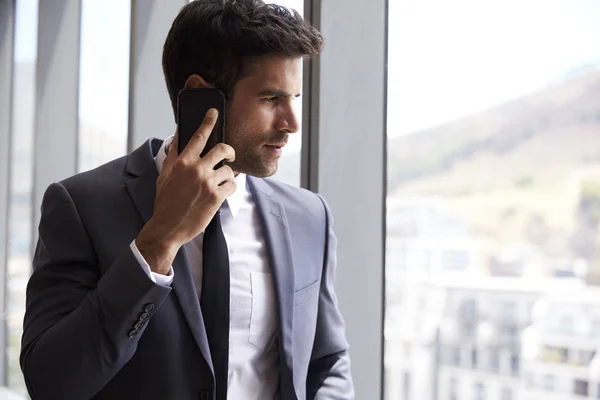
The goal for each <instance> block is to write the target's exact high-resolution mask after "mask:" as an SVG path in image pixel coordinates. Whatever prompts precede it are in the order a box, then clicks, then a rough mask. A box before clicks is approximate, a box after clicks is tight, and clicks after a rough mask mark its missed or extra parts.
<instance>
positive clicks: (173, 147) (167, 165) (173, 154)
mask: <svg viewBox="0 0 600 400" xmlns="http://www.w3.org/2000/svg"><path fill="white" fill-rule="evenodd" d="M178 137H179V134H178V133H176V134H175V136H174V137H173V140H172V141H171V144H170V145H169V147H168V153H167V157H166V158H165V161H164V162H163V166H162V170H161V171H160V173H161V175H162V174H168V173H169V172H170V171H171V169H172V168H173V164H175V160H177V157H178V156H179V155H178V154H177V143H178Z"/></svg>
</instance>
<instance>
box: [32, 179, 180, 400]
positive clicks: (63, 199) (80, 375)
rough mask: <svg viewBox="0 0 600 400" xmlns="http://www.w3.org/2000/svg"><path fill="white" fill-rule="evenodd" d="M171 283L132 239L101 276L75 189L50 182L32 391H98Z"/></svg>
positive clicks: (38, 262)
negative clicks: (155, 277) (150, 271)
mask: <svg viewBox="0 0 600 400" xmlns="http://www.w3.org/2000/svg"><path fill="white" fill-rule="evenodd" d="M170 291H171V289H170V288H169V287H162V286H159V285H156V284H154V283H153V282H152V281H151V280H150V279H149V278H148V277H147V276H146V274H145V273H144V271H143V269H142V268H140V266H139V263H138V261H137V260H136V258H135V256H134V255H133V253H132V251H131V249H130V248H129V246H124V248H123V252H122V253H121V255H120V256H119V257H118V258H117V259H116V260H115V261H114V263H113V264H112V265H111V266H110V267H109V268H108V270H107V272H106V273H105V274H104V275H102V276H101V274H100V269H99V265H98V260H97V257H96V253H95V251H94V247H93V243H92V242H91V241H90V237H89V236H88V234H87V231H86V227H85V226H84V225H83V223H82V220H81V219H80V217H79V214H78V212H77V209H76V206H75V204H74V202H73V200H72V198H71V196H70V195H69V193H68V191H67V190H66V189H65V187H64V186H62V185H61V184H59V183H54V184H52V185H50V187H49V188H48V189H47V191H46V193H45V195H44V199H43V202H42V216H41V220H40V225H39V240H38V243H37V247H36V250H35V254H34V258H33V274H32V276H31V278H30V280H29V283H28V286H27V304H26V312H25V319H24V324H23V339H22V348H21V358H20V361H21V368H22V370H23V374H24V376H25V382H26V385H27V388H28V390H29V394H30V396H31V398H32V399H33V400H43V399H62V400H71V399H73V400H75V399H77V400H80V399H89V398H91V397H93V396H94V395H95V394H96V393H97V392H98V391H99V390H100V389H102V387H104V386H105V385H106V384H107V383H108V382H109V381H110V380H111V379H112V378H113V377H114V376H115V375H116V374H117V372H119V370H120V369H121V368H122V367H123V366H124V365H125V363H127V361H128V360H129V359H130V358H131V357H132V356H133V354H134V353H135V351H136V348H137V344H138V341H139V339H140V337H141V336H142V335H143V331H144V329H145V327H146V326H147V323H148V321H149V320H150V319H151V318H152V316H153V314H154V313H156V310H157V309H158V308H159V307H160V305H161V303H162V302H163V300H164V299H165V298H166V297H167V296H168V295H169V293H170ZM142 314H145V315H144V317H145V318H144V317H140V316H141V315H142ZM142 319H143V321H142Z"/></svg>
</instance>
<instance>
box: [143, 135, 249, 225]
mask: <svg viewBox="0 0 600 400" xmlns="http://www.w3.org/2000/svg"><path fill="white" fill-rule="evenodd" d="M172 141H173V135H171V136H169V137H168V138H166V139H165V141H164V142H163V144H162V146H160V149H159V150H158V154H156V157H154V163H155V164H156V170H157V171H158V173H159V174H160V171H161V170H162V166H163V163H164V162H165V159H166V158H167V146H169V145H170V144H171V142H172ZM235 183H236V186H237V189H236V190H235V192H233V193H232V194H231V195H230V196H229V197H228V198H227V200H226V201H225V203H223V205H224V206H227V207H229V210H230V211H231V215H232V216H233V218H235V216H236V215H237V214H238V212H239V211H240V209H241V208H242V204H243V203H244V198H245V197H246V195H247V194H248V189H247V187H246V184H247V182H246V174H238V176H236V177H235Z"/></svg>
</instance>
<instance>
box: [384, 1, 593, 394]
mask: <svg viewBox="0 0 600 400" xmlns="http://www.w3.org/2000/svg"><path fill="white" fill-rule="evenodd" d="M599 20H600V2H597V1H594V0H572V1H558V0H556V1H554V0H552V1H547V0H530V1H526V2H524V1H520V0H495V1H492V0H490V1H486V2H481V1H476V0H455V1H451V2H448V1H444V0H421V1H409V0H397V1H390V2H389V49H388V110H387V115H388V121H387V131H388V143H387V146H388V193H387V196H388V197H387V251H386V254H387V261H386V315H385V369H386V371H385V375H384V376H385V377H386V381H385V383H384V386H385V387H384V391H385V398H386V400H423V399H425V400H438V399H442V398H452V397H454V398H457V399H473V398H483V397H485V398H487V397H488V396H492V394H491V393H494V395H496V396H498V395H499V394H500V393H502V398H506V399H508V398H523V399H546V398H550V397H552V392H553V391H556V390H559V388H560V390H562V391H563V392H564V393H565V396H567V397H568V396H569V395H571V396H572V393H578V394H585V395H587V393H588V383H587V381H584V380H579V381H577V379H578V377H586V376H595V375H596V374H597V368H598V366H600V355H598V354H597V352H596V350H597V348H596V344H597V342H594V337H595V335H597V332H598V328H597V325H598V322H597V321H598V315H599V314H598V313H597V310H598V307H600V290H599V289H600V288H599V287H598V285H600V44H599V43H598V38H599V37H600V25H599V24H598V23H597V21H599ZM407 347H409V348H411V351H404V350H403V349H405V348H407ZM406 373H410V374H411V376H414V377H415V379H413V380H412V381H411V382H410V386H409V387H408V388H404V387H402V385H403V379H402V377H403V376H405V374H406ZM416 377H418V379H416ZM534 377H536V378H535V383H532V382H534ZM537 377H540V379H542V378H543V380H541V381H539V380H538V379H537ZM552 377H554V378H556V379H558V378H557V377H560V380H556V382H554V378H552ZM579 379H581V378H579ZM538 381H539V382H538ZM559 381H560V382H559ZM450 389H451V390H450ZM593 389H594V390H595V387H594V388H593ZM590 395H595V392H594V393H591V392H590ZM559 397H560V396H559Z"/></svg>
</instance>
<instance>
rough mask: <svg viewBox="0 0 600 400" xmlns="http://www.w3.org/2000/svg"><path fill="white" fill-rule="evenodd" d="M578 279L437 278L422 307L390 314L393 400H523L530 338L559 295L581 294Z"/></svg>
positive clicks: (422, 286) (425, 286) (419, 302)
mask: <svg viewBox="0 0 600 400" xmlns="http://www.w3.org/2000/svg"><path fill="white" fill-rule="evenodd" d="M583 287H584V283H583V282H582V281H581V280H579V279H576V278H565V279H555V278H550V279H539V278H536V279H531V280H530V279H525V278H513V277H489V276H488V277H486V276H476V275H474V274H471V275H470V276H469V277H460V276H457V277H454V278H452V277H448V276H446V277H443V278H442V279H436V278H432V279H430V280H429V281H428V282H421V283H418V284H416V286H415V288H414V290H415V291H416V292H418V294H417V295H416V296H415V297H414V299H415V300H416V301H413V302H409V301H407V302H405V304H403V305H402V306H397V307H394V308H392V310H388V313H389V315H390V318H393V320H388V324H389V325H388V326H390V327H395V328H394V329H392V328H390V329H388V330H386V343H387V344H388V347H386V351H387V352H388V354H391V355H390V357H389V359H388V362H387V363H386V377H387V378H388V380H387V385H386V395H387V398H388V399H390V400H463V399H473V400H516V399H527V400H533V399H540V400H541V399H545V398H546V397H531V398H524V397H522V395H521V394H522V392H523V390H524V377H526V375H525V373H524V371H523V362H522V344H523V332H524V331H525V330H526V328H527V327H529V326H530V325H531V324H532V308H533V306H534V304H536V302H538V301H539V300H540V299H541V298H543V297H545V296H547V295H550V294H552V293H577V292H578V291H580V290H581V288H583Z"/></svg>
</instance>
